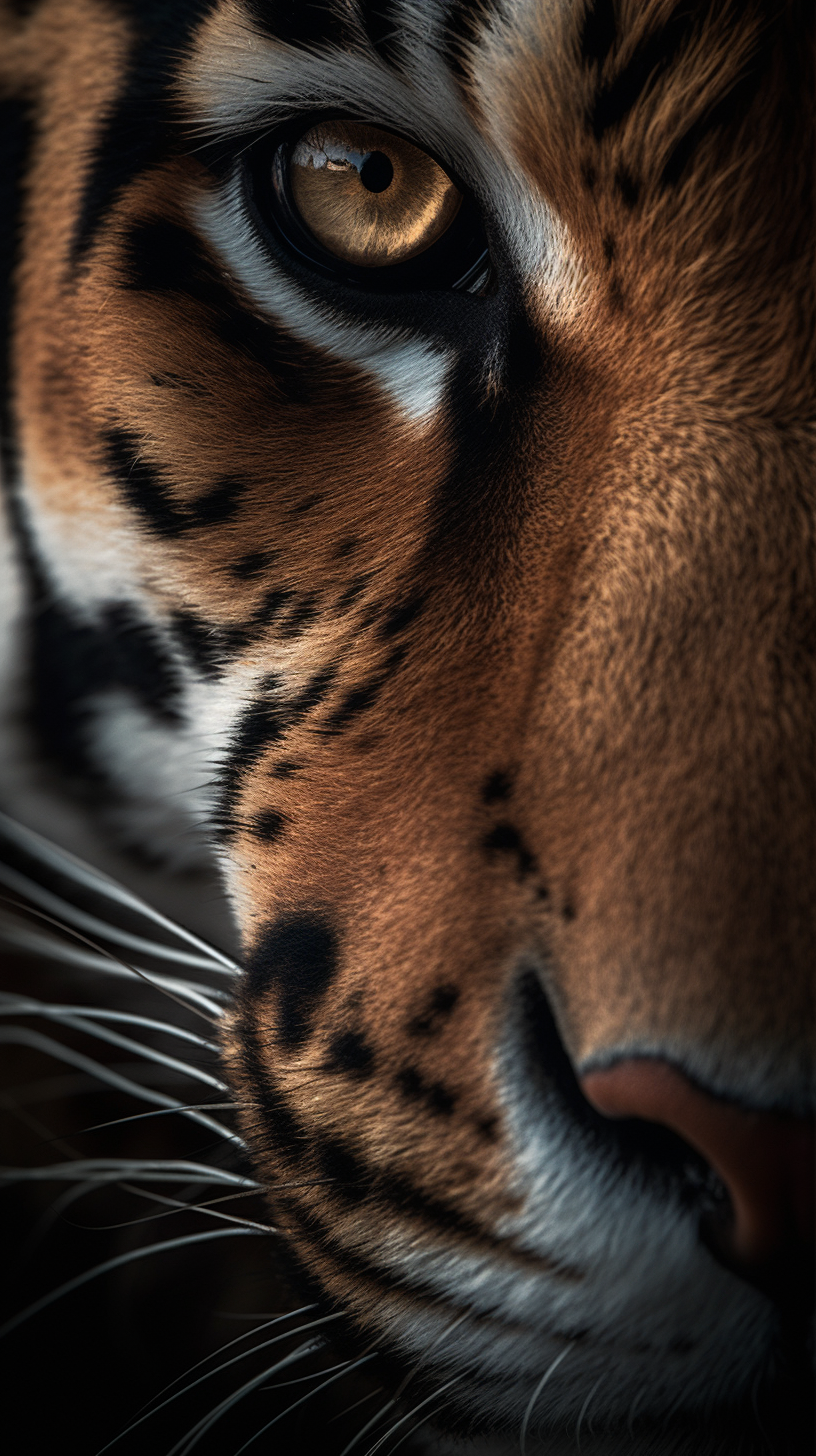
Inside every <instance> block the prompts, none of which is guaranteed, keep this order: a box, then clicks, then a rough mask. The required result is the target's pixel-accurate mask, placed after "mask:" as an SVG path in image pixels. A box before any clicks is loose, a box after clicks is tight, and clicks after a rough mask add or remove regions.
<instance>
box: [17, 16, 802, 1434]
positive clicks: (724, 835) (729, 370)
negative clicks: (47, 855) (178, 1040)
mask: <svg viewBox="0 0 816 1456" xmlns="http://www.w3.org/2000/svg"><path fill="white" fill-rule="evenodd" d="M24 9H25V10H26V11H27V13H26V14H22V13H21V7H18V6H15V5H8V6H6V7H5V8H4V22H3V23H4V28H5V30H4V41H3V62H2V67H3V72H4V75H5V87H6V92H7V95H8V96H9V98H10V99H9V102H8V105H9V108H12V107H13V108H15V109H16V112H17V114H18V115H19V120H20V133H19V135H20V137H21V140H20V142H19V145H17V143H16V142H15V143H14V145H11V144H10V148H9V150H10V153H11V155H12V161H13V162H14V160H15V158H16V159H17V160H16V162H15V166H16V167H17V175H18V182H19V186H18V189H17V195H18V200H19V212H18V222H17V227H18V237H19V249H18V255H17V263H16V267H15V270H14V274H13V288H12V290H11V301H10V314H9V323H10V347H9V373H8V388H7V420H8V424H9V427H10V428H9V435H10V439H11V442H12V443H11V448H9V450H8V451H7V455H6V461H5V465H6V471H5V473H6V476H7V484H8V494H9V503H10V514H11V518H12V521H13V526H14V532H15V540H16V542H17V551H18V554H19V558H20V560H21V562H22V563H23V569H24V571H25V573H26V577H27V580H28V582H29V586H30V590H31V602H32V604H33V610H32V613H31V619H30V637H29V642H30V702H31V713H32V721H33V723H34V725H35V728H36V733H37V738H36V742H37V744H38V749H37V751H38V752H41V753H42V754H43V755H45V756H47V757H48V758H49V759H50V760H51V761H52V762H55V763H57V764H58V765H59V767H60V771H61V773H62V775H63V778H64V781H65V782H66V783H68V784H70V785H71V786H72V787H73V788H74V790H75V791H76V792H77V793H79V794H84V795H85V797H86V800H87V802H88V803H89V805H91V806H92V807H93V808H94V809H95V811H96V812H98V813H100V814H102V815H103V816H104V818H105V820H106V822H107V824H108V826H109V829H110V830H111V832H112V833H114V834H115V835H116V836H117V838H118V839H119V840H120V841H121V842H125V843H127V844H128V845H130V846H131V847H133V848H134V849H135V850H137V851H139V852H141V853H142V854H143V855H144V854H146V855H148V856H151V857H152V858H153V859H154V860H158V861H160V862H161V863H163V864H164V865H165V866H166V867H167V870H168V871H171V870H175V869H179V868H181V869H183V868H185V867H186V866H189V865H192V864H195V863H197V862H199V861H200V860H202V859H204V858H206V857H207V856H208V855H210V854H211V853H213V852H214V853H216V854H217V855H218V858H219V860H220V863H221V866H222V868H223V874H224V877H225V880H226V883H227V885H228V889H229V894H230V898H231V902H232V905H233V907H234V910H235V914H236V917H237V920H238V922H239V925H240V929H241V935H242V940H243V947H244V962H245V972H244V976H243V980H242V983H241V988H240V991H239V994H238V997H237V999H236V1004H235V1007H234V1010H233V1013H232V1015H231V1017H230V1021H229V1027H228V1032H227V1035H226V1038H225V1045H224V1059H225V1064H226V1065H227V1067H228V1069H229V1072H230V1076H231V1078H232V1081H233V1084H234V1086H235V1087H236V1089H237V1091H238V1093H239V1095H240V1098H241V1099H242V1102H243V1103H244V1104H245V1113H244V1125H245V1131H246V1134H247V1136H248V1138H249V1141H250V1144H251V1147H252V1149H253V1156H254V1161H255V1166H256V1169H257V1171H258V1175H259V1176H260V1177H261V1178H262V1179H263V1180H264V1181H265V1182H267V1183H268V1184H269V1185H270V1186H271V1185H274V1184H281V1183H287V1184H288V1185H289V1186H288V1187H287V1188H286V1189H284V1191H282V1192H277V1193H276V1192H271V1193H270V1201H271V1204H272V1208H273V1212H274V1217H275V1222H276V1226H277V1227H278V1228H279V1229H280V1230H281V1231H282V1233H283V1236H284V1239H285V1243H286V1245H287V1248H288V1250H289V1254H290V1257H291V1260H292V1262H293V1264H294V1266H295V1267H296V1269H297V1271H298V1274H297V1277H298V1278H299V1279H300V1280H302V1281H303V1283H304V1284H305V1285H307V1286H308V1287H309V1289H310V1290H314V1291H316V1295H317V1298H318V1299H319V1300H320V1301H321V1302H323V1304H324V1305H325V1306H326V1307H330V1308H332V1309H337V1310H342V1311H343V1312H344V1315H345V1317H346V1321H347V1332H348V1338H349V1339H350V1340H351V1341H352V1344H353V1345H354V1346H355V1348H358V1349H360V1350H364V1351H369V1350H373V1349H375V1348H376V1350H377V1351H378V1352H379V1355H380V1357H381V1358H383V1359H384V1360H385V1362H386V1366H385V1367H384V1368H386V1367H387V1369H388V1370H389V1371H391V1372H396V1373H395V1374H393V1382H394V1385H395V1386H396V1387H398V1386H399V1382H400V1380H402V1379H403V1378H404V1377H405V1374H406V1372H409V1371H410V1372H414V1373H415V1380H414V1385H413V1386H412V1390H418V1391H420V1392H424V1393H425V1395H423V1399H425V1398H427V1406H426V1413H427V1414H430V1415H432V1416H434V1417H435V1419H436V1420H437V1422H438V1424H439V1426H440V1429H442V1430H445V1431H449V1432H464V1433H472V1432H479V1431H485V1432H493V1433H496V1436H497V1439H498V1440H500V1441H501V1440H503V1439H505V1438H506V1439H507V1441H508V1442H517V1441H518V1434H519V1430H520V1428H522V1432H523V1436H522V1439H524V1436H525V1435H526V1431H527V1429H528V1428H529V1429H531V1430H532V1429H534V1428H536V1427H541V1428H542V1429H544V1430H548V1431H550V1432H554V1431H557V1430H561V1429H564V1428H566V1429H568V1430H569V1431H571V1432H576V1430H577V1429H579V1428H580V1426H581V1425H582V1424H583V1423H585V1422H589V1421H592V1423H593V1424H594V1426H595V1427H596V1428H598V1429H601V1430H607V1431H608V1432H612V1433H613V1432H614V1431H615V1430H617V1429H618V1428H619V1427H622V1428H623V1429H624V1430H625V1429H626V1426H627V1422H628V1423H629V1427H630V1431H635V1430H638V1429H641V1426H642V1427H643V1429H647V1428H648V1429H649V1430H652V1431H654V1430H657V1431H658V1432H663V1433H664V1439H665V1441H668V1439H669V1433H670V1432H675V1433H677V1432H680V1431H681V1430H682V1431H683V1432H687V1433H688V1432H690V1433H691V1434H690V1435H688V1441H689V1442H690V1444H689V1445H688V1449H689V1450H690V1451H694V1452H700V1451H702V1450H703V1449H704V1443H705V1441H707V1440H711V1441H712V1442H714V1441H715V1440H717V1441H721V1443H722V1444H721V1445H717V1446H716V1449H717V1450H720V1449H722V1450H726V1449H728V1450H731V1449H733V1450H735V1451H736V1450H737V1448H738V1443H739V1442H740V1441H742V1440H745V1439H748V1440H749V1442H750V1439H752V1438H749V1437H746V1431H747V1429H748V1416H747V1415H746V1414H745V1413H746V1412H747V1411H749V1410H750V1409H751V1408H752V1403H754V1404H756V1403H758V1404H759V1406H760V1407H761V1406H762V1403H763V1402H765V1404H766V1408H767V1409H769V1410H770V1411H771V1413H772V1414H771V1417H770V1426H769V1429H770V1430H771V1432H772V1439H774V1440H777V1441H778V1442H779V1445H778V1447H775V1449H779V1450H782V1449H785V1450H788V1449H790V1450H794V1449H795V1442H796V1439H797V1438H796V1435H792V1434H791V1432H792V1431H793V1427H792V1426H789V1427H786V1426H785V1420H786V1419H787V1415H786V1414H785V1413H789V1412H790V1411H791V1410H795V1409H797V1405H796V1402H797V1399H798V1398H799V1396H800V1395H801V1394H802V1391H803V1388H804V1380H805V1376H804V1373H803V1371H804V1367H805V1363H806V1362H805V1361H804V1357H803V1350H804V1344H805V1331H806V1328H807V1320H808V1310H807V1298H805V1300H804V1304H803V1302H802V1298H801V1296H802V1292H803V1289H805V1288H806V1286H807V1283H808V1272H807V1271H808V1269H809V1268H810V1265H809V1263H808V1258H809V1255H808V1253H807V1247H808V1241H809V1239H810V1237H811V1236H812V1206H809V1200H810V1205H812V1178H811V1175H810V1173H809V1167H810V1166H811V1162H810V1161H809V1160H812V1114H813V1085H812V1042H813V1002H812V970H813V965H814V936H813V930H814V926H813V905H814V883H813V868H814V854H813V847H814V823H813V805H814V755H813V721H814V719H813V710H814V698H813V680H814V672H813V621H814V617H813V612H814V582H813V577H814V553H813V536H814V531H813V506H814V491H813V473H812V455H811V453H810V448H811V447H810V438H811V437H810V434H809V420H810V415H811V387H810V375H809V359H808V357H807V356H808V351H809V348H810V344H811V338H812V335H811V331H810V329H809V327H808V324H809V321H810V319H811V318H812V306H811V298H810V292H809V290H810V276H809V269H808V266H807V263H808V238H809V221H810V216H809V212H810V177H809V163H810V154H809V148H808V147H807V146H806V145H805V144H804V142H803V139H802V136H801V132H802V118H803V116H804V115H806V114H808V113H806V112H805V106H806V105H807V98H808V96H809V94H810V93H809V89H808V88H809V70H808V64H809V63H808V60H807V59H806V56H807V48H806V46H805V44H804V35H805V32H806V31H807V29H808V17H807V13H806V11H805V8H804V7H803V6H798V5H796V4H790V5H784V6H779V5H766V4H764V3H761V0H757V3H752V4H746V5H733V4H729V3H721V4H720V3H718V4H715V5H703V4H699V5H695V4H692V5H681V6H675V5H672V4H670V3H668V0H647V3H637V4H636V3H634V0H588V3H587V0H564V3H556V0H484V3H483V4H481V5H479V6H471V5H467V4H460V3H458V0H450V3H446V0H425V3H417V0H413V3H412V0H378V3H376V4H367V3H364V0H328V3H325V4H320V5H317V4H311V3H305V0H301V3H299V4H297V5H295V6H289V5H282V4H279V3H276V0H173V3H171V4H169V5H153V4H140V5H136V4H130V3H128V0H117V3H116V4H114V3H113V0H40V3H39V4H36V5H34V6H33V7H24ZM16 135H17V133H15V136H16ZM807 1293H808V1294H809V1291H807ZM417 1367H419V1371H418V1373H416V1370H417ZM639 1423H640V1424H639ZM721 1426H722V1429H721ZM610 1439H611V1437H610ZM634 1439H635V1438H634V1436H632V1435H630V1436H629V1437H628V1438H627V1440H628V1441H629V1443H630V1444H627V1443H626V1441H624V1446H623V1449H627V1450H630V1449H631V1441H633V1440H634ZM678 1439H679V1437H678ZM757 1439H759V1438H757ZM728 1441H733V1443H734V1444H733V1446H731V1445H728V1444H727V1443H728ZM786 1441H789V1442H790V1446H788V1445H785V1442H786ZM502 1449H504V1448H503V1447H502ZM508 1449H510V1447H509V1446H508ZM650 1449H651V1448H650ZM659 1449H661V1450H667V1449H668V1446H667V1445H665V1444H664V1445H662V1446H660V1447H659ZM683 1449H686V1448H685V1447H684V1448H683ZM711 1449H714V1446H712V1448H711ZM739 1449H740V1450H742V1449H752V1450H753V1449H754V1447H753V1446H750V1444H749V1446H739ZM757 1449H758V1447H757Z"/></svg>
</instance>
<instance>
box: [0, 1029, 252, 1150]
mask: <svg viewBox="0 0 816 1456" xmlns="http://www.w3.org/2000/svg"><path fill="white" fill-rule="evenodd" d="M3 1043H6V1044H7V1045H11V1046H28V1047H31V1048H32V1049H33V1050H34V1051H41V1052H45V1053H46V1054H47V1055H48V1056H52V1057H54V1058H56V1060H58V1061H61V1062H67V1064H68V1065H69V1066H71V1067H76V1068H77V1069H78V1070H80V1071H82V1072H89V1073H90V1074H91V1075H92V1076H94V1077H95V1078H96V1079H97V1081H100V1082H107V1083H108V1085H109V1086H110V1087H115V1088H116V1089H117V1091H119V1092H128V1093H129V1094H130V1095H131V1096H132V1097H138V1098H139V1099H140V1100H141V1101H142V1102H150V1103H152V1104H153V1105H154V1106H157V1107H167V1108H172V1109H173V1110H174V1111H176V1112H178V1114H179V1116H180V1117H186V1118H189V1120H190V1121H191V1122H196V1123H198V1124H199V1125H200V1126H201V1127H206V1128H208V1129H209V1130H210V1131H211V1132H215V1133H217V1134H218V1136H219V1138H224V1139H226V1141H227V1142H232V1143H235V1144H236V1146H237V1147H241V1148H244V1147H245V1146H246V1144H245V1143H244V1140H243V1138H241V1137H239V1135H238V1134H237V1133H235V1132H233V1131H232V1129H231V1128H228V1127H224V1126H223V1124H222V1123H220V1122H216V1120H215V1118H213V1117H207V1116H206V1114H205V1113H203V1112H189V1111H187V1110H185V1104H184V1103H183V1102H180V1101H179V1100H178V1098H176V1097H170V1096H169V1095H168V1094H167V1093H165V1092H159V1091H154V1090H153V1089H151V1088H148V1087H143V1086H142V1085H141V1084H140V1083H139V1082H133V1081H132V1080H131V1079H130V1077H123V1076H122V1075H121V1073H119V1072H115V1071H114V1070H113V1069H112V1068H111V1067H106V1066H105V1065H104V1063H102V1062H97V1061H95V1060H94V1059H93V1058H92V1057H86V1056H85V1055H84V1053H83V1052H78V1051H75V1050H74V1048H73V1047H68V1046H65V1045H64V1044H63V1043H62V1042H59V1041H55V1040H54V1038H53V1037H50V1036H45V1035H44V1034H43V1033H42V1032H39V1031H31V1030H29V1028H28V1027H27V1026H14V1027H5V1026H3V1027H0V1045H1V1044H3ZM131 1045H133V1046H136V1045H138V1043H131ZM149 1060H152V1061H155V1060H157V1059H156V1058H150V1059H149ZM179 1065H180V1066H181V1065H183V1064H182V1063H179ZM216 1085H217V1084H216Z"/></svg>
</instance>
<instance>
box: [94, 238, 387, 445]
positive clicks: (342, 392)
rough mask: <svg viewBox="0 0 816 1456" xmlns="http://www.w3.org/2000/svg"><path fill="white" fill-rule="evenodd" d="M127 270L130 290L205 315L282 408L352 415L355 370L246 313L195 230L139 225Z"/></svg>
mask: <svg viewBox="0 0 816 1456" xmlns="http://www.w3.org/2000/svg"><path fill="white" fill-rule="evenodd" d="M122 266H123V270H124V286H125V287H126V288H129V289H132V290H134V291H138V292H146V293H159V294H170V295H172V296H173V297H177V298H181V299H189V300H191V301H192V302H193V303H196V304H198V305H199V309H201V308H203V309H204V310H205V311H206V312H205V314H204V315H203V316H201V323H202V325H204V324H206V326H207V327H208V328H209V329H210V330H211V332H212V333H213V334H214V336H215V337H216V338H217V339H219V340H220V341H221V343H223V344H224V345H226V347H227V348H229V349H233V350H235V351H236V352H237V353H239V354H241V355H242V356H244V357H245V358H247V359H249V360H251V361H252V362H253V363H254V364H258V365H260V367H261V368H262V369H263V370H265V371H266V373H267V374H269V375H271V376H272V381H273V382H274V387H275V390H276V393H277V394H279V396H280V399H281V402H286V403H288V404H294V405H301V406H303V407H304V408H305V409H308V410H313V411H315V418H324V417H328V418H331V417H332V415H331V411H332V409H333V408H336V409H337V410H338V412H340V411H342V412H343V413H345V412H347V410H348V407H349V383H350V371H349V369H348V368H347V367H346V366H344V365H342V364H339V363H338V362H337V361H336V360H333V359H332V358H331V357H330V356H329V355H327V354H326V353H324V352H323V351H321V350H319V349H315V348H312V347H311V346H310V345H308V344H305V343H303V342H302V341H300V340H298V339H296V338H295V337H294V336H293V335H292V334H290V333H288V332H287V330H286V329H285V328H284V327H283V326H282V325H279V324H277V323H275V321H274V320H273V319H271V318H264V319H260V318H256V317H255V315H254V314H252V313H250V312H248V310H247V309H245V308H243V307H241V305H240V304H239V303H238V301H237V299H236V297H235V295H234V294H233V293H231V292H230V290H229V288H228V287H227V285H226V283H225V281H224V270H223V266H222V265H220V264H218V263H217V262H216V260H214V259H213V258H212V257H211V255H210V254H209V253H208V252H207V250H206V249H205V247H204V246H203V244H202V243H201V241H200V240H199V239H198V238H197V237H196V236H195V235H194V234H193V233H191V232H189V231H188V229H187V228H183V227H179V226H178V224H176V223H172V222H167V221H164V220H161V219H159V220H157V219H151V220H150V221H144V220H143V221H140V222H137V223H134V224H133V226H132V227H131V229H130V231H129V233H128V235H127V238H126V240H125V242H124V244H123V248H122ZM358 388H359V384H358Z"/></svg>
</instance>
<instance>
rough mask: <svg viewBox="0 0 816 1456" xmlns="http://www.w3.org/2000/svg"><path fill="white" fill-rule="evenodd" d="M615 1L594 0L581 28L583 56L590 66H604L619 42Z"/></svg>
mask: <svg viewBox="0 0 816 1456" xmlns="http://www.w3.org/2000/svg"><path fill="white" fill-rule="evenodd" d="M617 33H618V32H617V22H616V19H615V0H594V3H590V5H589V7H588V9H587V12H586V14H585V16H584V22H583V25H582V26H581V38H580V42H579V44H580V47H581V55H582V56H583V58H584V60H585V61H586V62H587V63H588V64H589V63H591V62H592V61H597V63H598V65H600V66H602V65H603V63H604V61H605V60H606V58H607V56H608V55H609V53H610V51H611V50H612V47H613V46H614V44H615V41H616V40H617Z"/></svg>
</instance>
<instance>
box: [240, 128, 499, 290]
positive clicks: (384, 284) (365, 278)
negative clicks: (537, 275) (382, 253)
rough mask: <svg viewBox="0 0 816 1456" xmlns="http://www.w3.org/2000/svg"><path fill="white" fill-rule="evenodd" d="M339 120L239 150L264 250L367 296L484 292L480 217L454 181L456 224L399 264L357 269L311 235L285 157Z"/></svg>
mask: <svg viewBox="0 0 816 1456" xmlns="http://www.w3.org/2000/svg"><path fill="white" fill-rule="evenodd" d="M339 119H341V118H340V117H339V116H338V113H337V112H336V111H335V112H332V113H330V114H329V113H323V114H322V115H311V116H305V117H299V118H297V119H295V120H293V121H291V122H289V123H288V124H286V125H285V126H283V127H278V128H276V130H275V131H274V132H273V133H272V134H271V135H267V136H266V137H263V138H261V139H260V140H258V141H256V142H253V143H252V144H251V145H250V146H249V147H247V148H246V150H245V151H244V152H243V154H242V156H241V159H240V165H241V168H242V173H243V180H244V187H245V191H246V194H247V198H248V204H249V207H250V210H251V212H252V214H253V217H254V221H255V224H256V226H257V227H258V230H259V232H260V234H261V236H262V237H263V238H264V241H265V242H266V245H267V246H268V247H270V248H271V249H272V250H273V252H275V253H277V254H280V252H281V251H283V252H285V253H288V254H289V255H290V256H293V257H294V259H295V261H296V262H298V263H299V264H301V265H302V266H304V265H305V266H307V267H309V268H310V269H312V270H313V271H316V272H317V273H319V274H321V275H322V276H323V277H324V278H327V277H328V278H331V279H333V280H334V281H336V282H340V283H343V284H346V285H348V286H351V287H353V288H357V289H360V290H364V291H367V292H370V293H411V292H420V291H428V290H445V291H452V292H462V293H469V294H477V295H478V294H483V293H485V292H486V291H488V289H489V287H490V284H491V282H492V265H491V259H490V253H489V249H488V244H487V238H486V236H485V232H484V227H483V224H482V219H481V215H480V212H479V209H478V207H477V205H476V202H475V200H474V199H473V197H472V195H471V194H470V193H469V191H468V190H467V189H466V188H465V187H463V186H462V185H461V184H460V183H458V181H457V179H456V178H454V179H453V180H454V181H457V185H458V186H460V189H461V191H462V193H463V198H464V200H463V203H462V205H461V207H460V209H459V213H458V214H457V216H456V218H455V219H454V221H453V222H452V224H451V226H450V227H449V229H448V231H447V232H446V233H445V234H444V235H443V236H442V237H441V238H439V240H438V241H437V242H435V243H433V244H432V245H431V247H429V248H428V249H427V251H426V252H424V253H420V254H419V255H418V256H417V257H415V258H412V259H410V260H408V261H406V262H404V263H395V264H392V265H389V266H383V267H379V268H370V267H369V268H364V267H358V266H355V265H354V264H351V263H347V262H344V261H343V260H341V259H340V258H338V257H336V256H335V255H334V254H332V253H330V252H329V251H327V250H326V249H325V248H324V247H322V246H321V244H320V243H319V242H318V241H317V239H316V238H314V237H313V236H312V234H311V233H310V232H309V230H308V229H307V227H306V226H305V224H304V223H303V221H302V220H301V218H300V217H299V214H298V211H297V208H296V206H295V203H294V200H293V197H292V191H291V186H290V181H289V163H290V157H291V153H292V151H293V149H294V146H295V144H296V143H297V141H298V140H299V139H300V138H301V137H303V136H304V135H305V133H306V132H307V131H308V130H309V129H310V128H311V127H313V126H315V125H317V124H318V123H319V122H321V121H330V120H331V121H334V120H339ZM342 119H343V120H347V121H354V120H356V118H351V117H344V118H342ZM414 145H416V144H414ZM439 165H440V166H441V165H442V164H441V163H439ZM444 170H445V171H447V170H448V169H447V168H444Z"/></svg>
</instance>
